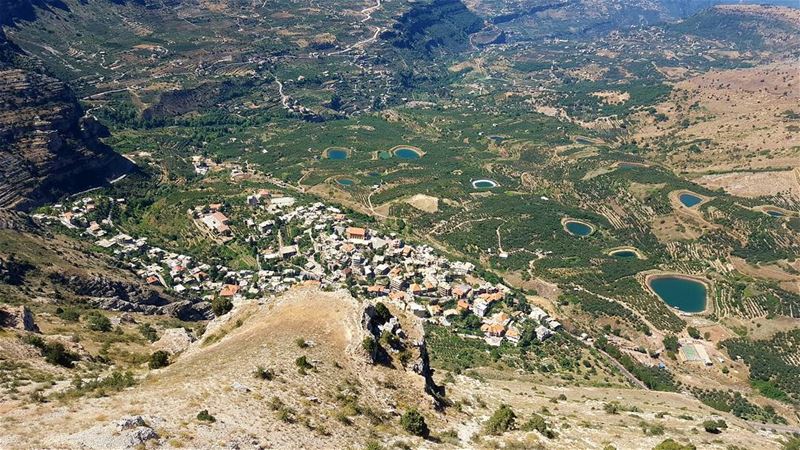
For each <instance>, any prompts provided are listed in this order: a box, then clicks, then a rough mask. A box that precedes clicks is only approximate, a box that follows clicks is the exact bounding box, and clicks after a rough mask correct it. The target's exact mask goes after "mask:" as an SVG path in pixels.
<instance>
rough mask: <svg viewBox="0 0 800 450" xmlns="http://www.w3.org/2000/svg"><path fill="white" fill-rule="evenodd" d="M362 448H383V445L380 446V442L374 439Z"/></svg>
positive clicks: (372, 449) (380, 449) (373, 449)
mask: <svg viewBox="0 0 800 450" xmlns="http://www.w3.org/2000/svg"><path fill="white" fill-rule="evenodd" d="M364 450H383V447H381V444H379V443H378V442H376V441H369V442H367V445H366V446H365V447H364Z"/></svg>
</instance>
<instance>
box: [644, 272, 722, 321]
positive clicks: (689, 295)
mask: <svg viewBox="0 0 800 450" xmlns="http://www.w3.org/2000/svg"><path fill="white" fill-rule="evenodd" d="M647 285H648V286H649V287H650V289H651V290H652V291H653V292H654V293H655V294H656V295H657V296H658V297H659V298H661V300H663V301H664V302H665V303H666V304H668V305H669V306H672V307H673V308H676V309H679V310H681V311H683V312H686V313H698V312H703V311H705V309H706V297H707V289H706V285H705V283H702V282H700V281H698V280H695V279H692V278H689V277H685V276H681V275H659V276H653V277H650V278H649V279H648V280H647Z"/></svg>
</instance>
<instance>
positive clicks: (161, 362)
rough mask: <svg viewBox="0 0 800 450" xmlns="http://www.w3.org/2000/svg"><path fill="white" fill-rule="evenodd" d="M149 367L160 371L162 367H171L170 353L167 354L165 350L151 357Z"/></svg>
mask: <svg viewBox="0 0 800 450" xmlns="http://www.w3.org/2000/svg"><path fill="white" fill-rule="evenodd" d="M147 365H148V366H149V367H150V368H151V369H160V368H162V367H167V366H168V365H169V353H167V352H165V351H164V350H158V351H157V352H154V353H153V354H152V355H150V361H149V362H148V363H147Z"/></svg>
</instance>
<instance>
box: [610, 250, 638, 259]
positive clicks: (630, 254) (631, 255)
mask: <svg viewBox="0 0 800 450" xmlns="http://www.w3.org/2000/svg"><path fill="white" fill-rule="evenodd" d="M611 255H612V256H614V257H615V258H621V259H636V258H638V256H637V255H636V252H634V251H632V250H618V251H616V252H614V253H612V254H611Z"/></svg>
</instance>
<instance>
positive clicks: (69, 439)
mask: <svg viewBox="0 0 800 450" xmlns="http://www.w3.org/2000/svg"><path fill="white" fill-rule="evenodd" d="M163 423H164V420H163V419H161V418H160V417H147V418H145V417H142V416H131V417H124V418H122V419H120V420H117V421H115V422H113V423H108V424H102V425H96V426H93V427H91V428H89V429H87V430H85V431H81V432H80V433H76V434H73V435H68V436H60V437H59V438H58V439H59V441H60V442H59V443H60V444H67V446H68V447H79V448H88V449H135V448H144V447H145V446H146V445H147V444H151V443H153V444H154V445H158V443H159V440H160V438H159V436H158V433H156V431H155V430H154V429H153V428H152V427H153V426H156V425H160V424H163Z"/></svg>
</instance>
